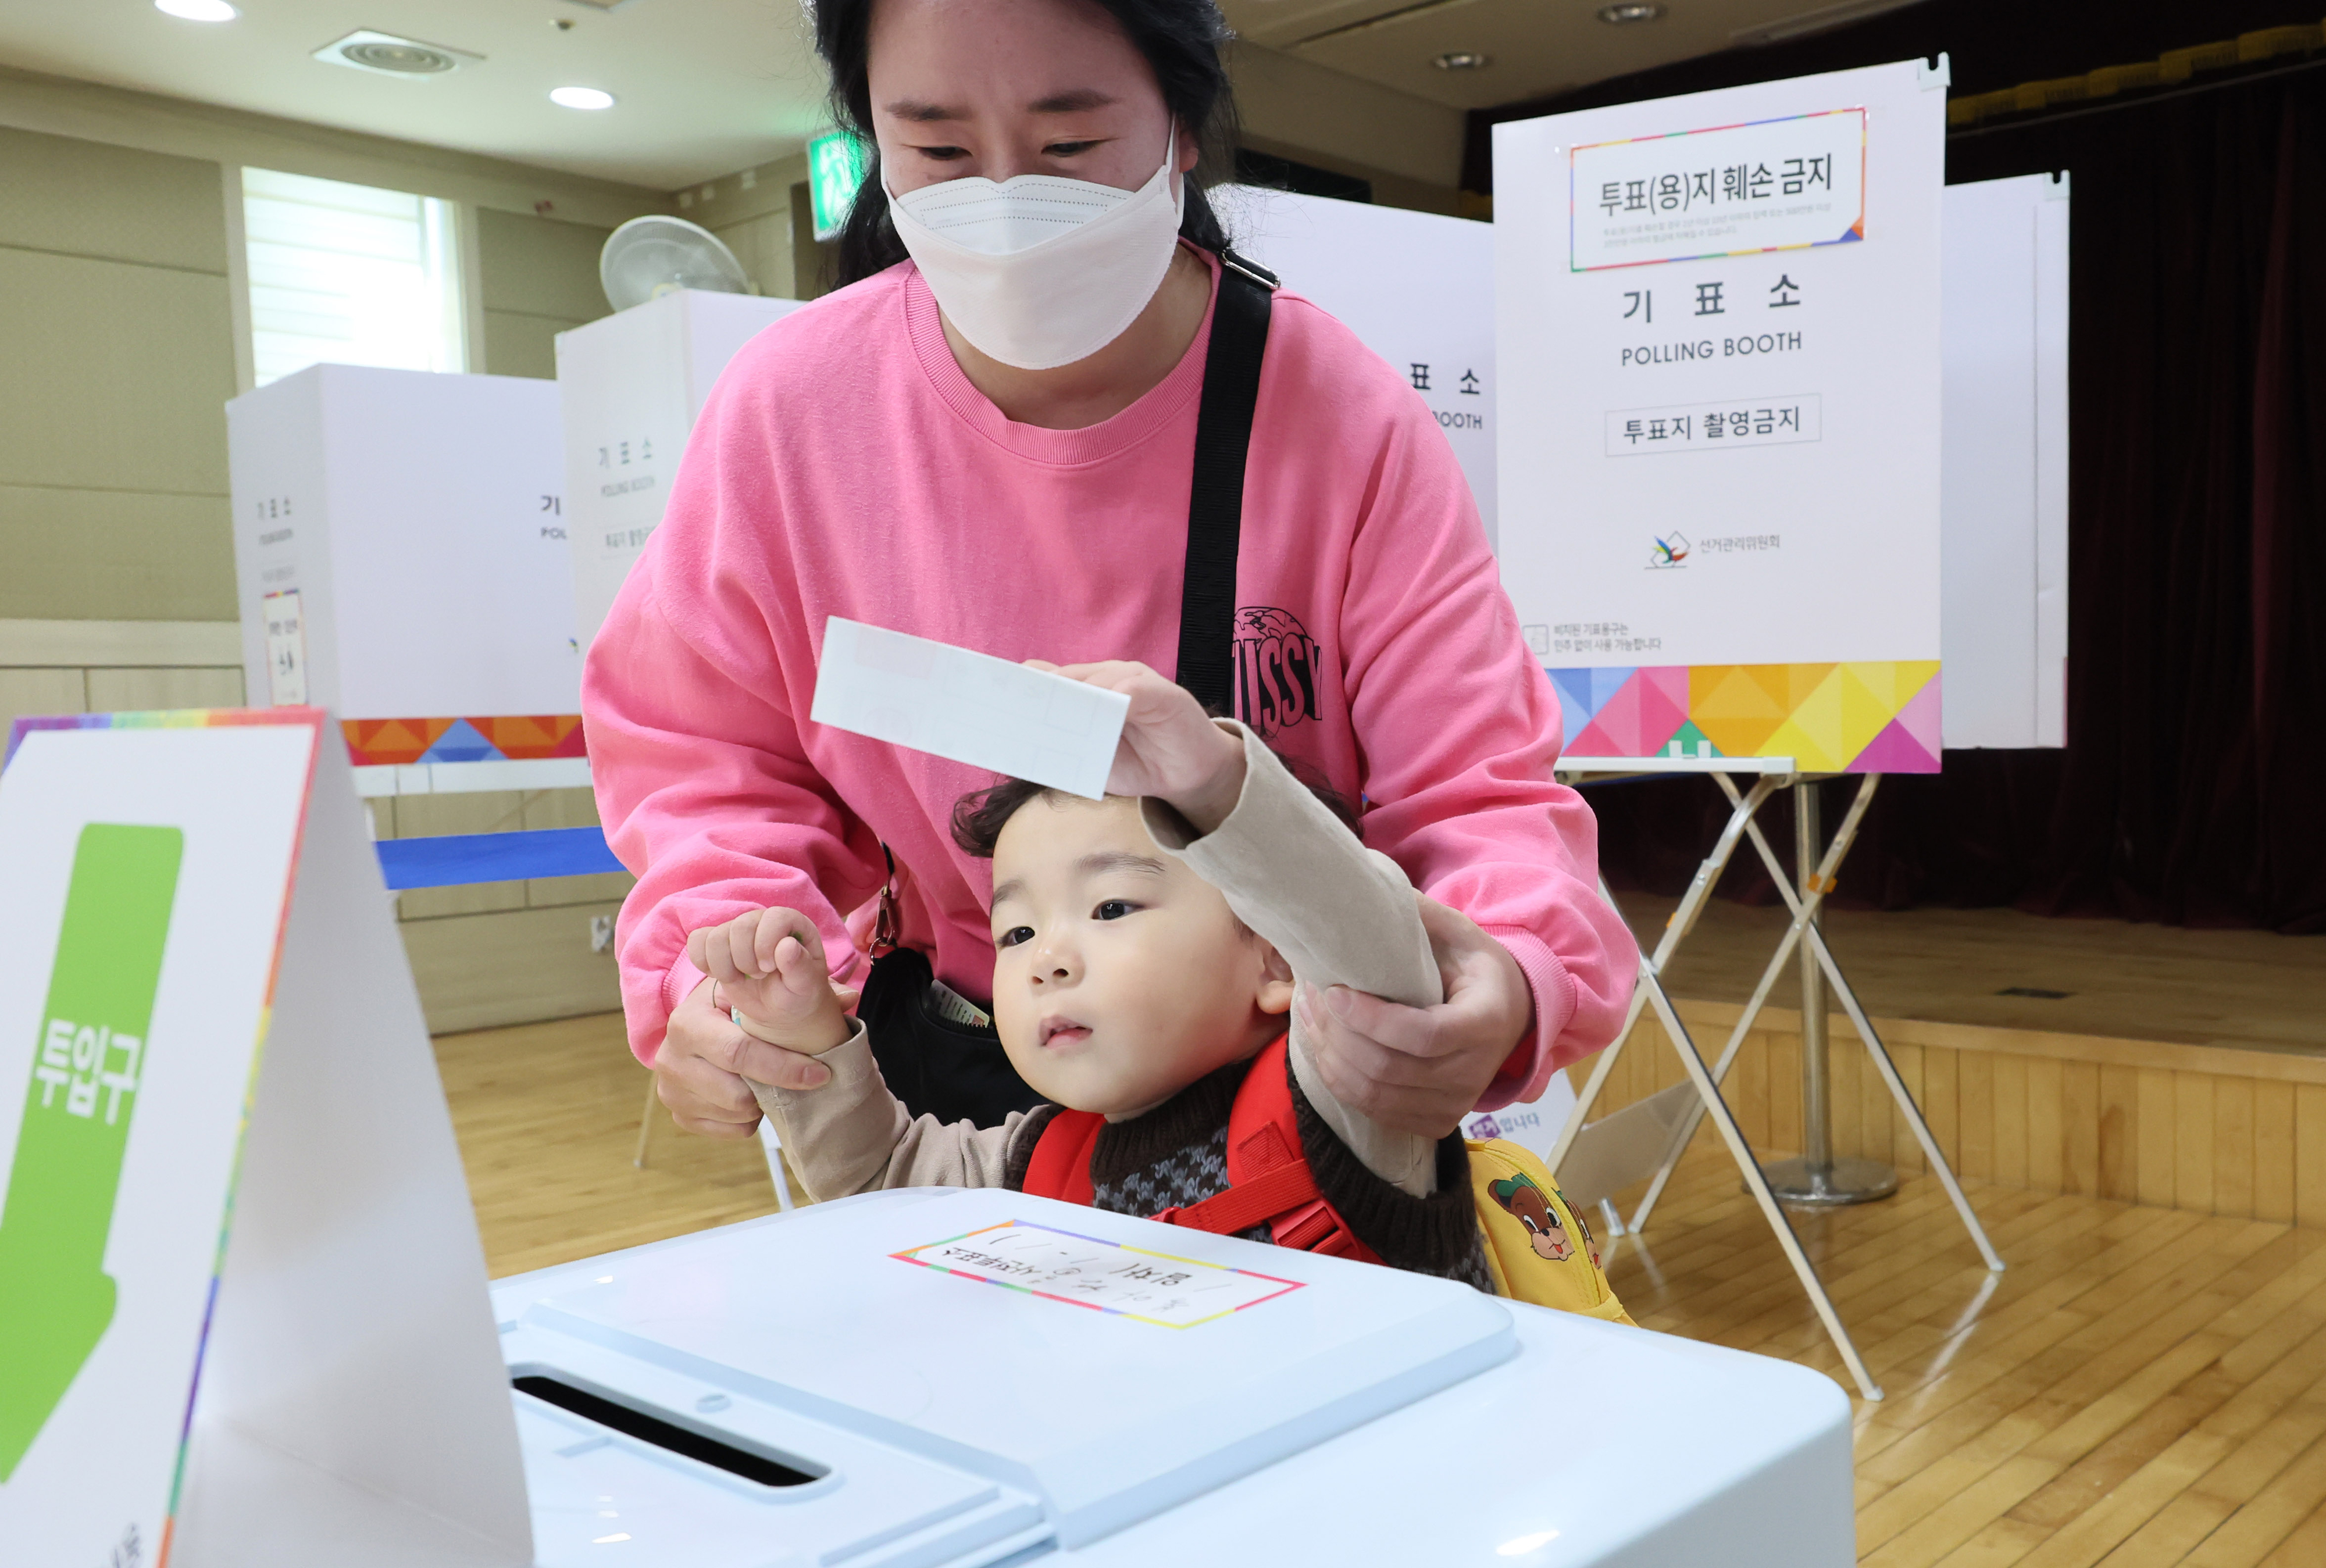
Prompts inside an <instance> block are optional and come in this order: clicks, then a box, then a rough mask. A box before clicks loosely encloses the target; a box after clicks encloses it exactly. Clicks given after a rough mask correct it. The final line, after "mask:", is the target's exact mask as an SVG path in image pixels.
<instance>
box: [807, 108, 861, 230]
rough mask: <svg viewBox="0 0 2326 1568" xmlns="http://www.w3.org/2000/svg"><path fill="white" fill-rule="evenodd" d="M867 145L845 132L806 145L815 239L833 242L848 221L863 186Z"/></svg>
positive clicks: (809, 194) (834, 133)
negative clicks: (857, 193)
mask: <svg viewBox="0 0 2326 1568" xmlns="http://www.w3.org/2000/svg"><path fill="white" fill-rule="evenodd" d="M864 163H865V158H864V144H862V143H861V142H859V141H858V140H857V139H856V138H855V137H853V136H851V135H849V134H848V133H847V132H845V131H834V132H833V133H832V134H831V135H826V136H818V137H817V138H816V139H815V140H814V141H813V142H810V143H809V144H807V194H808V206H809V208H810V209H812V210H813V211H814V214H815V237H816V238H818V239H830V238H831V237H833V235H836V234H838V233H839V232H840V226H841V225H842V224H843V223H846V222H847V221H848V209H849V207H850V206H851V204H852V203H853V202H854V201H855V199H856V188H857V187H858V186H859V185H861V184H862V183H863V182H864Z"/></svg>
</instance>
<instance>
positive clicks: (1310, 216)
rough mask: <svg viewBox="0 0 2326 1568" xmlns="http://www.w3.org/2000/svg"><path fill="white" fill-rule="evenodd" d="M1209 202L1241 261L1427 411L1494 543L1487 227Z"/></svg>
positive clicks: (1348, 205)
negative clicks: (1327, 317) (1312, 307)
mask: <svg viewBox="0 0 2326 1568" xmlns="http://www.w3.org/2000/svg"><path fill="white" fill-rule="evenodd" d="M1212 200H1213V202H1214V205H1215V206H1217V207H1218V209H1219V210H1220V217H1221V220H1222V221H1223V223H1224V224H1225V225H1226V226H1227V230H1228V235H1229V242H1230V243H1231V244H1232V245H1233V246H1234V247H1235V249H1236V252H1237V254H1238V255H1246V256H1249V257H1251V259H1252V260H1253V261H1256V262H1258V263H1259V264H1261V265H1262V266H1264V267H1266V268H1268V269H1269V270H1270V272H1272V273H1274V274H1277V276H1278V277H1279V278H1281V279H1282V280H1283V283H1284V286H1285V287H1286V288H1288V289H1290V290H1291V291H1293V292H1295V293H1298V294H1300V295H1302V296H1303V297H1304V298H1307V299H1309V300H1313V301H1315V302H1317V304H1319V305H1321V306H1323V307H1324V308H1325V310H1326V311H1328V312H1329V313H1331V314H1332V315H1333V316H1334V317H1335V318H1336V319H1338V320H1340V321H1341V323H1342V324H1343V325H1344V326H1346V327H1347V328H1348V329H1349V330H1351V331H1352V332H1354V333H1355V334H1356V335H1357V338H1358V340H1359V341H1361V342H1362V343H1363V344H1364V346H1365V347H1366V348H1370V349H1372V351H1373V352H1374V353H1376V354H1378V355H1380V356H1381V357H1382V358H1383V359H1386V360H1388V361H1389V363H1390V365H1391V367H1392V368H1393V369H1395V370H1396V371H1397V373H1398V374H1399V375H1400V376H1404V377H1405V378H1406V380H1407V381H1408V382H1409V383H1410V384H1411V385H1412V387H1413V389H1414V391H1415V392H1416V393H1417V394H1419V396H1420V398H1421V400H1422V401H1423V402H1424V403H1426V404H1428V405H1429V412H1430V413H1432V414H1433V415H1435V416H1436V418H1437V427H1438V428H1439V429H1440V430H1442V431H1445V432H1446V440H1447V443H1448V444H1449V445H1451V446H1452V447H1453V449H1454V456H1455V458H1456V460H1457V461H1459V462H1460V463H1461V465H1462V474H1463V477H1464V478H1467V479H1468V480H1469V481H1470V493H1471V495H1472V496H1475V497H1476V498H1477V502H1478V516H1479V519H1480V520H1481V521H1482V522H1483V523H1484V524H1485V526H1486V543H1488V544H1490V545H1491V544H1493V543H1494V538H1495V533H1494V529H1495V520H1494V438H1495V431H1496V429H1497V422H1496V420H1495V416H1494V291H1493V278H1494V230H1493V225H1491V224H1485V223H1476V222H1473V221H1471V220H1470V219H1468V218H1444V217H1440V216H1439V215H1438V214H1437V213H1434V212H1409V211H1407V210H1406V209H1403V208H1399V207H1376V206H1372V205H1370V204H1368V203H1365V202H1362V201H1335V200H1332V199H1329V198H1326V197H1322V196H1296V195H1294V194H1292V193H1291V192H1289V191H1284V190H1266V189H1263V188H1261V187H1260V186H1254V185H1227V186H1223V187H1221V188H1220V189H1218V190H1214V192H1212Z"/></svg>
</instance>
